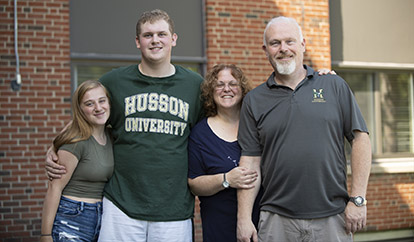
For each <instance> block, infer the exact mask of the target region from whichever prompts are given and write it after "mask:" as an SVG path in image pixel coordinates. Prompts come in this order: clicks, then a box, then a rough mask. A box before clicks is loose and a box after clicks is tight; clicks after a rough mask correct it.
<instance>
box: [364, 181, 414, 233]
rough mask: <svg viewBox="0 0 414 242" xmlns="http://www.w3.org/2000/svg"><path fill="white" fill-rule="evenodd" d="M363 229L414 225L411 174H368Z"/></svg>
mask: <svg viewBox="0 0 414 242" xmlns="http://www.w3.org/2000/svg"><path fill="white" fill-rule="evenodd" d="M367 200H368V212H367V213H368V219H367V228H366V231H377V230H394V229H403V228H414V174H413V173H394V174H382V173H376V174H371V176H370V179H369V185H368V191H367Z"/></svg>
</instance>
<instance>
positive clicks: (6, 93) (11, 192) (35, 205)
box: [0, 0, 70, 241]
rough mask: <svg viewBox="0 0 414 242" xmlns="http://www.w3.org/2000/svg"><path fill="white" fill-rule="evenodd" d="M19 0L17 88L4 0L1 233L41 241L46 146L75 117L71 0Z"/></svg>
mask: <svg viewBox="0 0 414 242" xmlns="http://www.w3.org/2000/svg"><path fill="white" fill-rule="evenodd" d="M17 2H18V5H17V13H18V51H19V57H20V61H19V63H20V73H21V76H22V85H21V89H20V91H12V89H11V86H10V85H11V84H10V81H11V80H13V79H14V80H15V79H16V75H15V68H16V56H15V50H14V1H10V0H9V1H4V0H2V1H0V19H1V20H0V21H1V23H0V33H1V35H0V39H1V42H0V198H1V199H0V207H1V208H0V211H1V214H0V238H2V240H3V241H38V236H37V235H39V234H40V220H41V209H42V207H41V206H42V202H43V199H44V195H45V191H46V186H47V182H46V180H45V172H44V168H43V167H44V162H43V161H44V155H45V152H46V147H47V146H48V145H50V143H51V140H52V138H53V137H54V134H55V133H56V130H60V129H61V128H62V127H63V125H64V123H65V122H67V121H68V119H69V118H70V103H69V100H70V99H69V97H70V57H69V54H70V50H69V48H70V44H69V0H60V1H59V0H49V1H43V0H36V1H35V0H32V1H29V0H26V1H17Z"/></svg>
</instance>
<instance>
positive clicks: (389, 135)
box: [338, 70, 414, 158]
mask: <svg viewBox="0 0 414 242" xmlns="http://www.w3.org/2000/svg"><path fill="white" fill-rule="evenodd" d="M338 74H339V75H340V76H342V77H343V78H344V79H345V80H346V81H347V83H348V84H349V86H350V87H351V89H352V91H353V92H354V95H355V97H356V99H357V102H358V104H359V106H360V108H361V112H362V114H363V115H364V118H365V121H366V122H367V126H368V129H369V131H370V138H371V142H372V148H373V155H374V158H375V157H378V158H379V157H406V156H409V157H412V156H413V154H414V141H413V136H414V135H413V133H414V131H413V130H414V114H413V109H414V106H413V102H414V101H413V99H414V92H413V88H414V87H413V86H414V84H413V83H414V81H413V74H414V73H412V72H402V71H401V72H398V73H397V72H376V71H352V70H340V71H338ZM348 150H349V149H348Z"/></svg>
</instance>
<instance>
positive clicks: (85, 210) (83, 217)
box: [52, 196, 102, 241]
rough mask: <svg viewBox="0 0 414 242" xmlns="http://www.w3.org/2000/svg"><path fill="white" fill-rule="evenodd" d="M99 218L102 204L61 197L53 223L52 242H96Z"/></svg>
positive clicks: (99, 226)
mask: <svg viewBox="0 0 414 242" xmlns="http://www.w3.org/2000/svg"><path fill="white" fill-rule="evenodd" d="M101 216H102V202H97V203H86V202H79V201H74V200H72V199H69V198H66V197H64V196H61V198H60V203H59V207H58V210H57V212H56V217H55V221H54V222H53V229H52V237H53V241H97V239H98V236H99V230H100V229H101Z"/></svg>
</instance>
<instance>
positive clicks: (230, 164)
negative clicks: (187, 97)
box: [188, 118, 259, 242]
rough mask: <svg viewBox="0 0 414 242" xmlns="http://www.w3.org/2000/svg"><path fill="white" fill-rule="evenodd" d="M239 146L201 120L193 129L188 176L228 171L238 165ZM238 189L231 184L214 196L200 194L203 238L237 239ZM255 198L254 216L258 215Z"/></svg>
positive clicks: (225, 241)
mask: <svg viewBox="0 0 414 242" xmlns="http://www.w3.org/2000/svg"><path fill="white" fill-rule="evenodd" d="M240 154H241V150H240V146H239V144H238V143H237V141H234V142H227V141H225V140H222V139H221V138H219V137H217V136H216V135H215V134H214V132H213V131H212V130H211V128H210V126H209V125H208V124H207V118H204V119H203V120H201V121H200V122H199V123H198V124H197V125H196V126H195V127H194V128H193V129H192V131H191V134H190V137H189V141H188V160H189V165H188V177H189V178H191V179H193V178H196V177H198V176H202V175H213V174H217V173H225V172H228V171H230V170H231V169H233V168H234V167H236V166H238V165H239V160H240ZM236 193H237V190H236V189H234V188H228V189H225V190H222V191H220V192H218V193H216V194H214V195H212V196H199V199H200V210H201V220H202V228H203V241H204V242H208V241H214V242H219V241H223V242H229V241H237V239H236V226H237V194H236ZM257 201H258V199H256V204H255V209H254V213H253V218H254V219H253V220H254V223H255V225H256V226H257V221H258V217H259V209H258V203H257Z"/></svg>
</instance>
